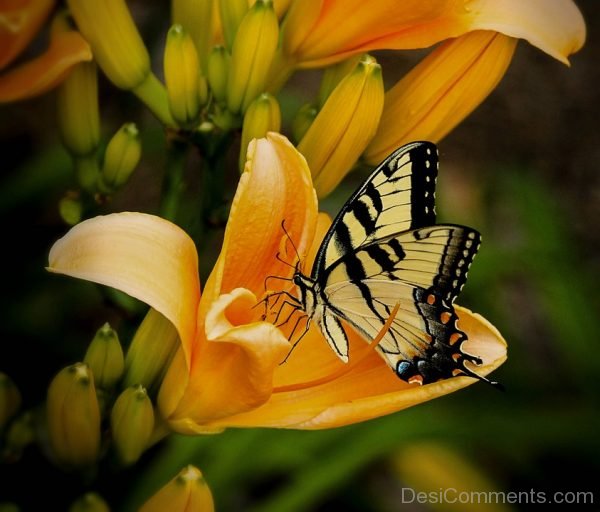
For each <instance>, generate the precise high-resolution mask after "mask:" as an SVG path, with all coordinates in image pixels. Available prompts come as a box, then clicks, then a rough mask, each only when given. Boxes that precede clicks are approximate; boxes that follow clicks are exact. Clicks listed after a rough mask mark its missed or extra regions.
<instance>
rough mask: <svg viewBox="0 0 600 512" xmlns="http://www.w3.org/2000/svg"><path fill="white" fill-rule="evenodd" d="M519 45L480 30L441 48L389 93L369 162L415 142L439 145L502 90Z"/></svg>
mask: <svg viewBox="0 0 600 512" xmlns="http://www.w3.org/2000/svg"><path fill="white" fill-rule="evenodd" d="M516 43H517V40H516V39H514V38H512V37H508V36H504V35H502V34H498V33H497V32H490V31H475V32H471V33H469V34H466V35H464V36H462V37H459V38H456V39H453V40H451V41H448V42H446V43H443V44H442V45H441V46H439V47H438V48H436V50H434V51H433V52H432V53H431V54H430V55H428V56H427V57H426V58H425V59H424V60H423V61H421V62H420V63H419V64H418V65H417V66H416V67H415V68H413V69H412V70H411V71H410V72H409V73H408V74H407V75H406V76H405V77H404V78H402V79H401V80H400V81H399V82H398V83H397V84H396V85H395V86H394V87H392V88H391V89H390V90H389V91H387V92H386V94H385V101H384V107H383V113H382V115H381V120H380V122H379V126H378V128H377V133H376V134H375V137H373V140H372V141H371V143H370V144H369V147H367V149H366V151H365V154H364V159H365V161H366V162H367V163H369V164H373V165H376V164H377V163H379V162H381V161H382V160H383V159H384V158H385V157H386V156H387V155H389V154H390V153H391V152H392V151H394V150H395V149H396V148H399V147H400V146H402V145H403V144H406V143H407V142H411V141H414V140H430V141H432V142H437V141H439V140H440V139H441V138H442V137H444V136H445V135H446V134H447V133H448V132H450V131H451V130H452V129H453V128H454V127H455V126H456V125H457V124H458V123H460V122H461V121H462V120H463V119H464V118H465V117H466V116H468V115H469V114H470V113H471V112H472V111H473V110H474V109H475V108H476V107H477V106H478V105H479V104H480V103H481V102H483V100H484V99H485V98H486V97H487V96H488V95H489V94H490V93H491V92H492V90H493V89H494V88H495V87H496V85H497V84H498V82H499V81H500V80H501V79H502V77H503V76H504V73H505V72H506V69H507V68H508V65H509V64H510V61H511V59H512V56H513V54H514V51H515V47H516Z"/></svg>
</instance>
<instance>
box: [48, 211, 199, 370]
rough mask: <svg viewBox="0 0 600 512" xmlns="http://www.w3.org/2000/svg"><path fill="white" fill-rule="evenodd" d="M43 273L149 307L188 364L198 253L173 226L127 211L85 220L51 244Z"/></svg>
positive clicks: (161, 220) (194, 326) (193, 332)
mask: <svg viewBox="0 0 600 512" xmlns="http://www.w3.org/2000/svg"><path fill="white" fill-rule="evenodd" d="M48 270H50V272H56V273H59V274H65V275H69V276H72V277H77V278H80V279H86V280H88V281H92V282H95V283H100V284H104V285H107V286H112V287H113V288H117V289H118V290H121V291H123V292H125V293H127V294H129V295H131V296H132V297H135V298H137V299H139V300H141V301H143V302H145V303H146V304H148V305H150V306H152V307H153V308H154V309H156V310H157V311H158V312H160V313H162V314H163V315H164V316H165V317H166V318H168V319H169V320H170V321H171V322H172V323H173V325H175V327H176V328H177V330H178V332H179V336H180V338H181V340H182V342H183V348H184V351H185V355H186V360H189V357H190V355H191V345H192V342H193V340H194V335H195V331H196V314H197V310H198V302H199V300H200V283H199V280H198V255H197V253H196V247H195V246H194V242H193V241H192V240H191V238H189V236H188V235H187V234H186V233H185V232H184V231H182V230H181V229H180V228H179V227H177V226H176V225H175V224H172V223H171V222H168V221H166V220H164V219H161V218H160V217H155V216H153V215H147V214H143V213H129V212H127V213H117V214H112V215H107V216H104V217H95V218H93V219H90V220H86V221H84V222H82V223H81V224H78V225H77V226H75V227H74V228H72V229H71V230H70V231H69V232H68V233H67V234H66V235H65V236H64V237H63V238H61V239H60V240H58V241H57V242H56V243H55V244H54V246H53V247H52V249H51V251H50V256H49V267H48Z"/></svg>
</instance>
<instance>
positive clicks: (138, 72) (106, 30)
mask: <svg viewBox="0 0 600 512" xmlns="http://www.w3.org/2000/svg"><path fill="white" fill-rule="evenodd" d="M67 4H68V6H69V9H70V10H71V14H72V15H73V18H74V19H75V21H76V23H77V26H78V27H79V30H80V31H81V33H82V34H83V35H84V37H85V39H86V40H87V41H88V43H89V44H90V46H91V47H92V52H93V53H94V58H95V59H96V62H97V63H98V66H100V68H101V69H102V71H104V73H105V74H106V76H107V77H108V79H109V80H110V81H111V82H112V83H114V84H115V85H116V86H117V87H120V88H121V89H126V90H131V91H133V92H134V93H135V94H136V95H137V96H138V97H139V98H140V99H141V100H142V101H143V102H144V103H146V104H147V105H148V107H150V109H151V110H152V112H153V113H154V114H155V115H156V116H157V117H158V118H159V119H160V120H161V121H162V122H163V123H165V124H172V123H173V120H172V118H171V115H170V112H169V108H168V102H167V97H166V92H165V90H164V87H163V86H162V84H161V83H160V82H159V81H158V79H157V78H156V77H155V76H154V75H153V74H152V72H151V70H150V56H149V55H148V50H147V49H146V47H145V46H144V42H143V41H142V38H141V37H140V34H139V32H138V30H137V28H136V26H135V23H134V22H133V19H132V18H131V13H130V12H129V9H128V8H127V4H126V3H125V0H104V1H102V2H100V1H95V0H67Z"/></svg>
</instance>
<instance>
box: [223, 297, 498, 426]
mask: <svg viewBox="0 0 600 512" xmlns="http://www.w3.org/2000/svg"><path fill="white" fill-rule="evenodd" d="M456 310H457V313H458V315H459V324H458V325H459V328H460V329H461V330H463V331H465V332H466V333H467V334H468V336H469V340H468V342H467V343H465V346H464V349H465V350H466V351H468V352H469V353H473V354H477V355H478V356H480V357H481V358H482V359H483V361H484V364H483V366H482V367H478V368H477V369H476V371H477V372H478V373H479V374H481V375H487V374H488V373H490V372H491V371H492V370H494V369H495V368H497V367H498V366H500V365H501V364H502V363H503V362H504V361H505V360H506V342H505V341H504V339H503V338H502V336H501V335H500V333H499V332H498V331H497V330H496V329H495V327H494V326H492V325H491V324H490V323H489V322H487V321H486V320H485V319H484V318H483V317H481V316H480V315H477V314H475V313H471V312H470V311H468V310H467V309H464V308H461V307H459V306H456ZM323 343H324V344H325V342H323ZM363 345H366V344H364V342H363ZM368 348H369V347H368V346H366V348H364V349H363V350H368ZM325 349H327V350H329V349H328V348H327V347H326V346H325ZM357 352H359V350H358V349H357V346H356V345H355V344H352V345H351V347H350V354H351V356H350V357H351V359H350V363H348V364H352V358H353V357H357V358H358V359H359V361H360V362H359V363H358V364H357V365H356V366H354V367H353V368H352V370H351V371H350V372H348V373H346V374H343V375H342V376H340V377H339V378H337V379H335V380H333V381H331V382H327V383H324V384H322V385H318V386H313V387H308V388H306V389H298V390H294V391H287V392H278V393H274V394H273V396H272V397H271V399H270V400H269V401H268V402H267V403H266V404H265V405H263V406H262V407H259V408H258V409H255V410H253V411H250V412H248V413H245V414H240V415H238V416H234V417H232V418H227V419H224V420H223V421H222V422H216V423H215V424H214V426H270V427H281V428H299V429H323V428H332V427H339V426H343V425H349V424H351V423H356V422H359V421H365V420H368V419H371V418H376V417H379V416H383V415H386V414H390V413H393V412H396V411H399V410H402V409H405V408H407V407H410V406H413V405H417V404H419V403H422V402H426V401H428V400H431V399H433V398H437V397H439V396H443V395H446V394H448V393H451V392H453V391H456V390H458V389H461V388H463V387H466V386H468V385H470V384H473V383H474V382H476V380H475V379H472V378H469V377H454V378H450V379H445V380H442V381H439V382H436V383H433V384H427V385H425V386H418V385H409V384H407V383H405V382H404V381H401V380H400V379H398V378H397V377H396V376H395V375H394V373H393V372H392V371H391V370H390V369H389V367H387V365H385V363H383V360H382V359H381V358H380V357H379V356H377V355H376V354H375V353H374V352H373V353H371V354H368V355H367V356H366V357H363V358H362V359H361V354H357ZM316 355H317V354H316V353H315V352H313V354H312V356H313V357H315V356H316ZM312 363H313V361H312V360H306V361H305V364H306V366H307V367H310V366H311V364H312Z"/></svg>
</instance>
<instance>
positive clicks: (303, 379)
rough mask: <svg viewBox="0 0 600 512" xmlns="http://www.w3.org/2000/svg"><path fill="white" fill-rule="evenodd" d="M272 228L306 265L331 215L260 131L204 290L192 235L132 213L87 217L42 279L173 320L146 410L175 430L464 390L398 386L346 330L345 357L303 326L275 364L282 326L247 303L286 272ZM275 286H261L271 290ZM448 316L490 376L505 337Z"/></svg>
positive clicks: (357, 412) (392, 404)
mask: <svg viewBox="0 0 600 512" xmlns="http://www.w3.org/2000/svg"><path fill="white" fill-rule="evenodd" d="M284 220H285V227H286V230H287V231H288V232H289V234H290V236H291V238H292V239H293V240H294V241H295V243H296V246H297V249H298V252H299V254H300V255H301V256H302V257H303V261H304V262H305V263H306V264H307V266H308V265H309V264H310V263H311V262H312V259H313V258H314V255H315V253H316V249H317V247H318V245H319V244H320V242H321V240H322V238H323V236H324V234H325V232H326V230H327V228H328V226H329V219H328V217H327V216H325V215H318V213H317V201H316V196H315V192H314V189H313V187H312V183H311V180H310V172H309V170H308V167H307V165H306V162H305V160H304V158H303V157H302V156H301V155H300V154H299V153H298V152H297V151H296V150H295V149H294V147H293V146H292V145H291V144H290V143H289V142H288V141H287V140H286V139H285V138H284V137H283V136H281V135H279V134H273V133H271V134H269V135H268V136H267V138H265V139H259V140H256V141H254V142H252V143H251V145H250V148H249V151H248V161H247V163H246V167H245V172H244V173H243V175H242V177H241V180H240V184H239V186H238V190H237V193H236V196H235V198H234V201H233V205H232V209H231V214H230V218H229V222H228V225H227V229H226V232H225V238H224V242H223V248H222V251H221V254H220V256H219V259H218V261H217V263H216V265H215V268H214V269H213V271H212V273H211V275H210V277H209V279H208V281H207V283H206V286H205V287H204V290H203V293H202V295H201V294H200V285H199V280H198V270H197V266H198V263H197V253H196V249H195V246H194V243H193V242H192V240H191V239H190V238H189V237H188V236H187V235H186V234H185V233H184V232H183V231H182V230H181V229H180V228H178V227H177V226H175V225H173V224H171V223H169V222H167V221H165V220H163V219H160V218H158V217H154V216H151V215H145V214H140V213H121V214H113V215H109V216H106V217H96V218H95V219H91V220H88V221H85V222H83V223H81V224H79V225H78V226H76V227H74V228H73V229H71V231H70V232H69V233H68V234H67V235H66V236H65V237H64V238H62V239H61V240H59V241H58V242H56V244H55V245H54V247H53V248H52V250H51V252H50V258H49V260H50V263H49V270H50V271H52V272H57V273H62V274H66V275H70V276H74V277H78V278H82V279H87V280H90V281H94V282H97V283H102V284H105V285H109V286H113V287H115V288H118V289H120V290H122V291H124V292H126V293H128V294H130V295H132V296H134V297H137V298H139V299H141V300H143V301H144V302H146V303H147V304H149V305H150V306H151V307H153V308H154V309H155V310H157V311H159V312H160V313H162V315H164V317H166V319H168V320H169V321H170V322H171V323H172V324H173V326H174V328H176V329H177V332H178V333H179V336H180V339H181V348H180V349H179V351H178V353H177V354H176V356H175V358H174V359H173V361H172V363H171V365H170V367H169V369H168V371H167V374H166V376H165V380H164V381H163V384H162V387H161V390H160V393H159V397H158V405H159V409H160V411H161V414H162V415H163V416H164V417H165V418H166V419H167V420H168V422H169V424H170V425H171V427H172V428H173V429H175V430H177V431H180V432H185V433H200V432H210V431H219V430H221V429H223V428H226V427H251V426H268V427H280V428H298V429H319V428H330V427H337V426H341V425H347V424H350V423H355V422H359V421H363V420H366V419H369V418H374V417H378V416H381V415H384V414H389V413H392V412H394V411H398V410H400V409H404V408H406V407H409V406H411V405H415V404H417V403H420V402H424V401H426V400H430V399H432V398H435V397H438V396H441V395H445V394H447V393H450V392H452V391H455V390H457V389H460V388H462V387H465V386H467V385H469V384H471V383H473V382H474V380H473V379H470V378H468V377H456V378H452V379H447V380H444V381H439V382H436V383H433V384H428V385H425V386H414V385H409V384H407V383H406V382H404V381H401V380H400V379H398V378H397V377H396V376H395V375H394V373H393V372H392V371H390V369H389V368H388V367H387V365H386V364H385V363H384V361H383V360H382V359H381V358H380V357H379V356H378V355H377V354H376V353H375V351H373V347H372V346H370V345H368V344H367V343H365V342H364V340H362V339H361V338H359V337H358V336H357V335H351V340H350V344H351V347H350V353H351V362H350V363H349V364H348V365H345V364H344V363H342V362H341V361H340V360H339V359H338V358H337V357H336V355H335V354H334V353H333V352H332V351H331V350H330V349H329V347H328V346H327V344H326V342H325V340H324V339H323V337H322V335H321V333H320V331H319V330H318V329H315V328H312V329H311V330H310V331H309V333H308V334H307V335H306V336H305V337H304V338H303V340H302V342H301V343H300V344H299V346H298V347H297V349H296V350H295V351H294V352H293V354H292V355H291V356H290V357H289V359H288V360H287V362H286V363H285V364H280V363H281V361H282V360H283V359H284V358H285V356H286V355H287V354H288V352H289V350H290V343H289V341H288V337H287V336H288V335H289V330H288V331H282V330H281V329H279V328H278V327H276V326H274V325H273V324H272V323H270V322H268V321H264V320H262V319H261V314H262V313H263V311H264V309H263V308H262V307H261V306H260V304H259V299H260V298H261V297H262V296H263V294H264V292H265V279H266V278H267V277H268V276H283V277H289V276H290V274H291V272H293V269H291V268H289V267H288V266H287V265H286V264H285V263H283V262H281V261H280V260H279V259H278V258H276V255H277V253H278V252H282V253H285V249H286V246H287V243H286V241H287V237H286V236H285V234H284V233H283V230H282V222H283V221H284ZM289 259H290V260H291V261H293V256H292V255H289ZM276 281H277V282H280V281H279V280H269V286H271V285H272V284H274V283H275V282H276ZM282 282H284V283H285V281H282ZM288 284H289V283H288ZM257 305H258V307H256V306H257ZM457 312H458V315H459V318H460V320H459V327H460V329H461V330H463V331H465V332H466V333H467V334H468V336H469V341H468V346H467V350H468V351H469V352H472V353H475V354H477V355H479V356H480V357H481V358H482V359H483V361H484V365H483V367H481V368H479V369H478V371H480V373H481V374H487V373H489V372H491V371H492V370H493V369H494V368H496V367H498V366H499V365H500V364H502V362H503V361H504V360H505V359H506V344H505V342H504V340H503V339H502V337H501V336H500V334H499V333H498V332H497V331H496V329H495V328H494V327H493V326H491V325H490V324H489V323H488V322H487V321H486V320H485V319H484V318H482V317H481V316H479V315H477V314H474V313H471V312H470V311H468V310H466V309H463V308H460V307H457Z"/></svg>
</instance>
